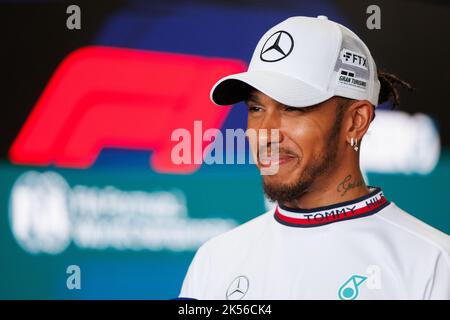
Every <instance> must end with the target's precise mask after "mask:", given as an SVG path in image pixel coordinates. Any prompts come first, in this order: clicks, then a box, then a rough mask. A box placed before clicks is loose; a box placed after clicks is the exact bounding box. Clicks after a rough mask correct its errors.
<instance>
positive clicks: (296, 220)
mask: <svg viewBox="0 0 450 320" xmlns="http://www.w3.org/2000/svg"><path fill="white" fill-rule="evenodd" d="M389 204H390V202H389V201H388V200H387V199H386V198H385V197H384V195H383V191H382V190H381V189H380V188H378V187H377V188H374V190H373V191H371V192H370V193H369V194H367V195H365V196H362V197H360V198H357V199H354V200H351V201H346V202H341V203H337V204H333V205H330V206H325V207H319V208H313V209H292V208H287V207H284V206H282V205H278V206H277V207H276V208H275V213H274V217H275V220H277V221H278V222H279V223H281V224H284V225H288V226H292V227H316V226H322V225H325V224H329V223H333V222H337V221H343V220H350V219H356V218H361V217H366V216H369V215H372V214H374V213H377V212H378V211H380V210H381V209H383V208H385V207H386V206H387V205H389Z"/></svg>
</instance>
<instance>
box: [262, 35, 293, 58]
mask: <svg viewBox="0 0 450 320" xmlns="http://www.w3.org/2000/svg"><path fill="white" fill-rule="evenodd" d="M293 48H294V39H292V36H291V35H290V34H289V33H287V32H286V31H277V32H275V33H274V34H272V35H271V36H270V37H269V39H267V40H266V42H265V43H264V45H263V47H262V50H261V54H260V58H261V60H262V61H265V62H275V61H280V60H282V59H284V58H286V57H287V56H288V55H289V54H290V53H291V51H292V49H293Z"/></svg>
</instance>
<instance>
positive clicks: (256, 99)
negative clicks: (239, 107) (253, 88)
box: [244, 93, 261, 104]
mask: <svg viewBox="0 0 450 320" xmlns="http://www.w3.org/2000/svg"><path fill="white" fill-rule="evenodd" d="M250 101H252V102H256V103H261V101H260V100H259V97H258V96H257V95H256V94H254V93H250V94H249V95H248V96H247V97H246V98H245V99H244V103H245V104H248V102H250Z"/></svg>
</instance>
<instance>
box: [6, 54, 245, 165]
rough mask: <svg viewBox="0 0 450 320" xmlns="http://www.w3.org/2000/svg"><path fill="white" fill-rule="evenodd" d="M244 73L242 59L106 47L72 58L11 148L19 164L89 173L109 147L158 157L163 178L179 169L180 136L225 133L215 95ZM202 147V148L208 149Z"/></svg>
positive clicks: (222, 111)
mask: <svg viewBox="0 0 450 320" xmlns="http://www.w3.org/2000/svg"><path fill="white" fill-rule="evenodd" d="M244 69H245V65H244V63H242V62H239V61H236V60H227V59H218V58H206V57H198V56H190V55H181V54H173V53H162V52H150V51H138V50H130V49H119V48H108V47H86V48H82V49H79V50H76V51H75V52H73V53H72V54H70V55H69V56H68V57H67V58H66V59H65V60H64V61H63V62H62V63H61V65H60V66H59V68H58V69H57V70H56V71H55V73H54V75H53V77H52V78H51V80H50V82H49V83H48V85H47V87H46V88H45V90H44V92H43V94H42V96H41V97H40V99H39V101H38V102H37V104H36V106H35V107H34V109H33V111H32V112H31V114H30V116H29V117H28V119H27V121H26V123H25V125H24V127H23V128H22V130H21V132H20V133H19V135H18V137H17V138H16V140H15V141H14V143H13V145H12V147H11V149H10V159H11V161H12V162H14V163H18V164H28V165H43V166H45V165H50V164H54V165H56V166H60V167H70V168H87V167H89V166H91V165H92V164H93V163H94V162H95V160H96V158H97V157H98V155H99V153H100V152H101V150H102V149H103V148H105V147H115V148H127V149H139V150H152V151H153V155H152V158H151V165H152V167H153V169H154V170H156V171H158V172H172V173H189V172H193V171H194V170H196V169H198V167H199V164H183V165H175V164H173V163H172V161H171V149H172V146H173V145H174V144H175V143H176V142H172V141H171V139H170V137H171V133H172V131H173V130H174V129H177V128H186V129H188V130H193V123H194V121H195V120H201V121H202V123H203V128H204V129H205V130H206V129H208V128H220V127H221V126H222V124H223V121H224V120H225V118H226V116H227V114H228V112H229V107H218V106H214V104H213V103H212V102H210V100H209V90H210V89H211V87H212V86H213V84H214V83H215V81H217V80H218V79H219V78H220V77H222V76H224V75H227V74H231V73H237V72H241V71H243V70H244ZM207 144H208V143H207V142H205V143H204V145H203V148H205V147H206V146H207Z"/></svg>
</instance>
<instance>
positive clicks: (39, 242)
mask: <svg viewBox="0 0 450 320" xmlns="http://www.w3.org/2000/svg"><path fill="white" fill-rule="evenodd" d="M9 211H10V225H11V230H12V233H13V235H14V237H15V239H16V240H17V242H18V243H19V245H20V246H21V247H22V248H23V249H24V250H25V251H27V252H30V253H48V254H58V253H61V252H63V251H64V250H65V249H66V248H67V247H68V246H69V245H70V244H71V243H73V244H74V245H75V246H77V247H79V248H83V249H109V248H110V249H117V250H164V249H166V250H173V251H184V250H191V251H192V250H196V249H197V248H198V247H199V246H200V245H201V244H202V243H204V242H205V241H206V240H208V239H210V238H211V237H213V236H215V235H218V234H220V233H223V232H225V231H227V230H229V229H231V228H234V227H235V226H236V225H237V222H236V221H234V220H232V219H221V218H202V219H193V218H189V217H188V215H187V205H186V199H185V196H184V194H183V192H182V191H181V190H178V189H173V190H164V191H154V192H147V191H124V190H119V189H117V188H115V187H112V186H107V187H104V188H98V187H91V186H85V185H76V186H73V187H70V186H69V185H68V183H67V182H66V181H65V179H64V178H63V177H62V176H61V175H60V174H58V173H56V172H51V171H47V172H37V171H27V172H25V173H23V174H22V175H21V176H20V177H19V178H18V179H17V180H16V182H15V184H14V186H13V188H12V191H11V196H10V208H9Z"/></svg>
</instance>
